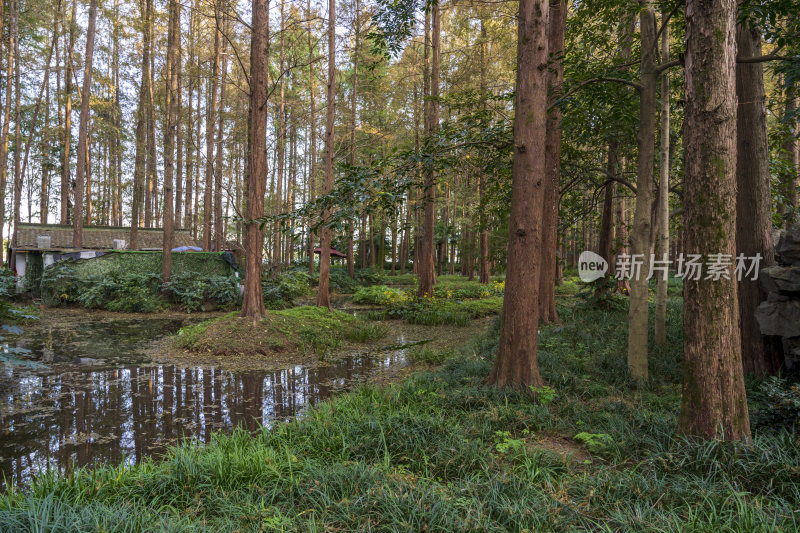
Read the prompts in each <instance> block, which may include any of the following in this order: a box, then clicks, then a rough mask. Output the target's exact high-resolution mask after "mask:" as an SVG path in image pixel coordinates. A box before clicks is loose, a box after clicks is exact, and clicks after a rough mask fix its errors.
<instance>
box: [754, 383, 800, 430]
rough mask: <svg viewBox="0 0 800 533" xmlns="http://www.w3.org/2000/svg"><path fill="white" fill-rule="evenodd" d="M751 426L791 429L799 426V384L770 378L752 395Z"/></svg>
mask: <svg viewBox="0 0 800 533" xmlns="http://www.w3.org/2000/svg"><path fill="white" fill-rule="evenodd" d="M752 398H753V404H752V405H751V410H752V411H753V413H752V415H751V416H752V419H753V425H754V426H757V427H764V428H780V427H788V428H793V427H796V426H798V425H800V424H799V423H800V384H798V383H793V382H791V381H789V380H788V379H786V378H780V377H776V376H770V377H768V378H766V379H765V380H764V381H763V382H761V383H760V384H759V385H758V386H757V387H756V390H755V391H754V393H753V394H752Z"/></svg>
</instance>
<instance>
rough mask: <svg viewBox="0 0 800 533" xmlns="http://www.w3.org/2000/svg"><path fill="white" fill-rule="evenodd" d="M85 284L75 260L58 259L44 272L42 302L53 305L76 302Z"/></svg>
mask: <svg viewBox="0 0 800 533" xmlns="http://www.w3.org/2000/svg"><path fill="white" fill-rule="evenodd" d="M83 286H84V283H83V282H82V280H81V278H80V276H78V273H77V272H76V270H75V261H58V262H57V263H54V264H52V265H50V266H48V267H47V268H45V269H44V271H43V272H42V284H41V290H42V302H44V304H45V305H52V306H57V305H65V304H68V303H76V302H77V301H78V296H79V295H80V293H81V289H82V288H83Z"/></svg>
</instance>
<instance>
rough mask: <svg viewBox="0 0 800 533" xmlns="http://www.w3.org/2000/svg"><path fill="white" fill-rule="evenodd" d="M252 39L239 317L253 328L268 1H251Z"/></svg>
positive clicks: (257, 312) (258, 298)
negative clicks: (240, 307)
mask: <svg viewBox="0 0 800 533" xmlns="http://www.w3.org/2000/svg"><path fill="white" fill-rule="evenodd" d="M251 26H252V28H253V36H252V38H251V41H250V109H249V113H248V120H247V133H248V135H247V144H248V154H247V216H246V219H247V222H246V224H245V251H246V254H247V255H246V257H245V277H244V284H245V286H244V299H243V301H242V316H243V317H247V318H250V319H252V321H253V324H255V323H256V321H258V320H260V319H261V318H262V317H263V316H264V315H265V314H266V309H264V293H263V292H262V289H261V261H262V256H263V253H264V235H263V234H262V233H261V228H260V227H259V221H258V219H260V218H261V217H263V216H264V194H265V193H266V186H267V173H268V172H269V169H268V168H267V112H268V105H269V102H268V100H267V98H268V95H269V0H253V19H252V24H251Z"/></svg>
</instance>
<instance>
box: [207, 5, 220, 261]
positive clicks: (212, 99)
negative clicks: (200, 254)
mask: <svg viewBox="0 0 800 533" xmlns="http://www.w3.org/2000/svg"><path fill="white" fill-rule="evenodd" d="M219 19H220V17H219V5H217V3H216V2H215V3H214V21H215V28H214V65H213V71H212V73H211V90H210V92H209V94H207V95H206V98H207V100H208V114H207V115H206V179H205V190H204V195H203V199H204V202H203V250H204V251H206V252H208V251H210V250H211V214H212V212H213V210H214V204H213V201H214V198H213V196H212V192H213V190H214V132H215V128H216V123H217V83H218V81H219V63H220V56H221V43H220V40H221V35H220V20H219Z"/></svg>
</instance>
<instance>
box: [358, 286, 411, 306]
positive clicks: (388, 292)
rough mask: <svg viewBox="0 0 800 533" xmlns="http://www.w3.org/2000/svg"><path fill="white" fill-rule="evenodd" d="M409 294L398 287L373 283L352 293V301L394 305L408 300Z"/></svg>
mask: <svg viewBox="0 0 800 533" xmlns="http://www.w3.org/2000/svg"><path fill="white" fill-rule="evenodd" d="M411 298H412V296H411V294H410V293H408V292H407V291H402V290H400V289H392V288H390V287H387V286H386V285H373V286H372V287H361V288H360V289H358V291H356V293H355V295H353V302H354V303H357V304H369V305H385V306H388V307H396V306H398V305H401V304H402V303H404V302H406V301H408V300H410V299H411Z"/></svg>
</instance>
